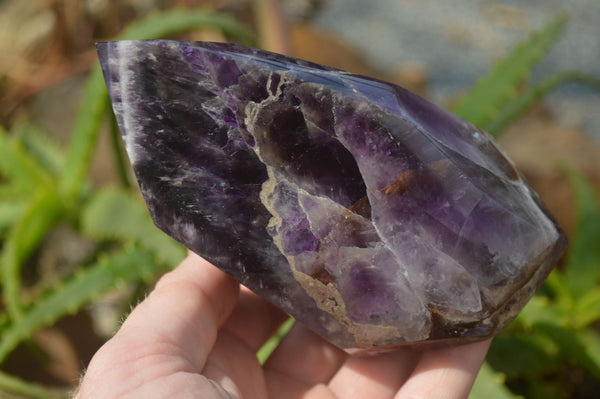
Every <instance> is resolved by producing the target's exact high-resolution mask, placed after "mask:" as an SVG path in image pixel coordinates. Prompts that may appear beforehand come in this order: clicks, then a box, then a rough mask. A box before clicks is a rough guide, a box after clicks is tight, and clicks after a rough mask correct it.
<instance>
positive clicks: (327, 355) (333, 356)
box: [264, 323, 348, 384]
mask: <svg viewBox="0 0 600 399" xmlns="http://www.w3.org/2000/svg"><path fill="white" fill-rule="evenodd" d="M347 356H348V355H347V354H346V353H345V352H344V351H343V350H341V349H339V348H338V347H336V346H334V345H333V344H330V343H328V342H327V341H325V340H324V339H323V338H321V337H319V336H318V335H317V334H315V333H314V332H312V331H310V330H308V329H307V328H306V327H304V326H303V325H301V324H300V323H296V324H295V325H294V327H292V329H291V330H290V332H289V333H288V334H287V335H286V336H285V337H284V338H283V339H282V340H281V343H280V344H279V346H278V347H277V349H275V351H274V352H273V354H272V355H271V357H270V358H269V360H267V362H266V364H265V366H264V368H265V372H267V371H270V370H272V371H276V372H278V373H280V374H284V375H286V376H288V377H290V378H293V379H296V380H298V381H299V382H302V383H306V384H319V383H327V382H328V381H329V380H330V379H331V377H333V375H334V374H335V373H336V371H337V370H338V369H339V368H340V366H341V365H342V364H343V362H344V361H345V359H346V357H347Z"/></svg>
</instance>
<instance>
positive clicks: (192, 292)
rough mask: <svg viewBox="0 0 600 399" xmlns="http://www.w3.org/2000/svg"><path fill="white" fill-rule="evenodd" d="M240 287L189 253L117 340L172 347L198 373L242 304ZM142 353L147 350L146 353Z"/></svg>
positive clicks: (136, 311) (149, 346)
mask: <svg viewBox="0 0 600 399" xmlns="http://www.w3.org/2000/svg"><path fill="white" fill-rule="evenodd" d="M238 290H239V284H238V283H237V282H235V281H234V280H233V279H232V278H231V277H229V276H228V275H227V274H225V273H224V272H222V271H221V270H219V269H217V268H216V267H215V266H213V265H211V264H210V263H209V262H208V261H206V260H204V259H202V258H201V257H199V256H198V255H195V254H193V253H190V254H189V255H188V257H187V258H186V259H185V260H184V261H183V262H182V263H181V265H179V266H178V267H177V268H176V269H174V270H173V271H171V272H169V273H167V274H166V275H164V276H163V277H162V278H161V279H160V280H159V281H158V283H157V284H156V287H155V289H154V291H153V292H152V293H150V295H149V296H148V298H146V300H144V301H143V302H142V303H141V304H140V305H138V306H137V307H136V308H135V309H134V310H133V312H132V313H131V314H130V315H129V317H128V318H127V320H126V321H125V322H124V323H123V326H122V327H121V329H120V330H119V332H118V333H117V335H116V336H115V337H114V338H113V339H116V340H129V339H133V340H134V341H135V342H136V347H137V348H140V347H142V348H143V345H144V343H146V344H147V345H146V348H147V350H148V351H154V352H156V350H159V348H161V347H164V348H171V350H172V351H177V352H179V353H170V354H169V355H175V356H176V355H180V356H182V357H184V358H185V359H187V360H188V361H189V362H190V363H191V364H192V365H194V367H195V368H196V370H194V371H196V372H199V371H200V370H201V369H202V367H203V366H204V363H205V361H206V358H207V356H208V354H209V352H210V350H211V348H212V347H213V345H214V343H215V341H216V337H217V331H218V328H219V327H220V326H221V325H222V324H223V323H224V322H225V320H226V319H227V317H228V316H229V314H230V313H231V312H232V310H233V308H234V306H235V303H236V301H237V295H238ZM142 351H143V349H142Z"/></svg>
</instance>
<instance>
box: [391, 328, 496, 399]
mask: <svg viewBox="0 0 600 399" xmlns="http://www.w3.org/2000/svg"><path fill="white" fill-rule="evenodd" d="M490 342H491V340H486V341H482V342H476V343H473V344H468V345H462V346H457V347H451V348H441V349H431V350H428V351H426V352H424V353H423V354H422V355H421V358H420V359H419V363H418V364H417V366H416V368H415V370H414V371H413V373H412V374H411V376H410V377H409V379H408V381H407V382H406V384H405V385H404V386H403V387H402V389H400V391H399V392H398V394H397V395H396V396H395V399H409V398H410V399H412V398H416V397H423V398H432V399H435V398H444V399H454V398H456V399H459V398H460V399H462V398H466V397H467V396H468V395H469V391H470V390H471V387H472V386H473V382H474V381H475V377H476V376H477V372H478V371H479V368H480V367H481V364H482V363H483V360H484V358H485V355H486V353H487V350H488V348H489V345H490Z"/></svg>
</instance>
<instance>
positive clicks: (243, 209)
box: [97, 41, 566, 349]
mask: <svg viewBox="0 0 600 399" xmlns="http://www.w3.org/2000/svg"><path fill="white" fill-rule="evenodd" d="M97 47H98V53H99V55H100V60H101V64H102V68H103V70H104V75H105V78H106V81H107V85H108V88H109V93H110V97H111V100H112V104H113V109H114V112H115V115H116V117H117V120H118V123H119V126H120V128H121V132H122V134H123V139H124V141H125V145H126V148H127V152H128V154H129V158H130V160H131V163H132V165H133V169H134V171H135V174H136V176H137V179H138V182H139V184H140V187H141V190H142V193H143V195H144V198H145V200H146V203H147V205H148V209H149V210H150V213H151V214H152V217H153V219H154V221H155V223H156V224H157V226H158V227H160V228H161V229H163V230H164V231H165V232H167V233H168V234H169V235H171V236H172V237H174V238H175V239H177V240H178V241H180V242H181V243H183V244H184V245H185V246H187V247H188V248H190V249H191V250H193V251H194V252H196V253H198V254H200V255H202V256H203V257H205V258H206V259H208V260H210V261H211V262H212V263H213V264H215V265H216V266H217V267H219V268H221V269H222V270H224V271H226V272H227V273H229V274H231V275H232V276H233V277H234V278H236V279H237V280H239V281H240V282H241V283H242V284H244V285H246V286H248V287H249V288H251V289H252V290H253V291H255V292H257V293H258V294H259V295H261V296H263V297H264V298H266V299H268V300H269V301H271V302H273V303H274V304H276V305H277V306H279V307H280V308H282V309H283V310H285V311H286V312H288V313H290V314H292V315H293V316H294V317H296V319H298V320H299V321H301V322H302V323H304V324H306V325H307V326H308V327H310V328H311V329H313V330H314V331H316V332H318V333H319V334H321V335H322V336H324V337H325V338H327V339H328V340H330V341H331V342H333V343H335V344H336V345H338V346H340V347H343V348H368V349H378V348H383V347H393V346H396V345H402V344H406V343H414V342H421V341H440V340H448V339H458V340H459V341H463V342H464V341H469V340H476V339H482V338H485V337H489V336H491V335H493V334H496V333H497V332H499V331H500V330H501V329H502V328H503V327H505V326H506V325H507V324H508V323H509V322H510V321H511V320H512V319H513V318H514V317H515V316H516V314H517V313H518V312H519V311H520V310H521V309H522V307H523V306H524V305H525V303H526V302H527V301H528V300H529V298H530V297H531V296H532V295H533V292H534V291H535V289H537V288H538V287H539V286H540V284H541V283H542V281H543V280H544V278H545V277H546V276H547V274H548V273H549V272H550V270H551V269H552V267H553V266H554V264H555V262H556V261H557V259H558V258H559V257H560V256H561V254H562V252H563V251H564V248H565V246H566V239H565V237H564V235H563V234H562V232H561V230H560V229H559V228H558V227H557V226H556V224H555V223H554V221H553V219H552V217H551V216H550V215H549V214H548V212H547V211H546V209H545V207H544V206H543V204H542V203H541V202H540V200H539V198H538V197H537V195H536V194H535V193H534V192H533V191H532V190H531V188H530V187H529V186H528V185H527V184H526V183H525V182H524V181H523V180H522V179H521V176H520V175H519V173H518V172H517V171H516V170H515V169H514V167H513V165H512V163H511V162H510V161H509V160H508V159H507V158H506V157H505V156H504V154H502V152H501V151H500V150H499V149H498V148H497V147H496V146H495V145H494V143H493V142H492V141H491V139H490V137H489V136H488V135H487V134H486V133H484V132H482V131H481V130H479V129H477V128H476V127H475V126H473V125H471V124H469V123H468V122H465V121H464V120H462V119H460V118H458V117H457V116H454V115H452V114H450V113H448V112H447V111H444V110H442V109H440V108H439V107H437V106H435V105H433V104H431V103H429V102H427V101H425V100H423V99H422V98H420V97H418V96H416V95H414V94H412V93H410V92H408V91H406V90H404V89H402V88H400V87H397V86H394V85H392V84H388V83H384V82H381V81H377V80H374V79H369V78H365V77H361V76H356V75H352V74H349V73H347V72H344V71H340V70H337V69H333V68H329V67H325V66H321V65H317V64H312V63H309V62H305V61H301V60H297V59H293V58H290V57H285V56H282V55H277V54H273V53H268V52H265V51H261V50H256V49H251V48H246V47H242V46H239V45H233V44H216V43H201V42H176V41H121V42H108V43H99V44H98V46H97Z"/></svg>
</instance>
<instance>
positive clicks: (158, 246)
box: [81, 190, 185, 266]
mask: <svg viewBox="0 0 600 399" xmlns="http://www.w3.org/2000/svg"><path fill="white" fill-rule="evenodd" d="M81 228H82V230H83V232H84V233H86V234H88V235H90V236H91V237H94V238H98V239H105V240H106V239H109V240H110V239H119V240H129V241H135V242H137V243H139V244H140V245H141V246H143V247H144V248H145V249H147V250H149V251H152V252H154V253H155V254H156V255H157V257H158V259H159V260H160V261H162V262H164V263H165V264H167V265H171V266H175V265H177V264H178V263H179V262H181V260H182V259H183V258H184V257H185V249H184V248H183V246H182V245H181V244H179V243H177V242H176V241H175V240H173V239H172V238H171V237H169V236H167V235H166V234H165V233H163V232H162V231H160V230H159V229H158V228H157V227H156V226H155V225H154V223H153V222H152V219H151V218H150V215H149V213H148V210H147V209H146V207H145V206H144V205H143V203H142V201H141V200H139V199H137V198H134V197H133V196H132V195H130V194H127V193H125V192H123V191H113V190H108V191H103V192H100V193H99V194H97V195H95V196H94V197H93V198H92V199H91V200H90V202H89V203H88V204H86V206H85V207H84V209H83V211H82V217H81Z"/></svg>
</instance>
